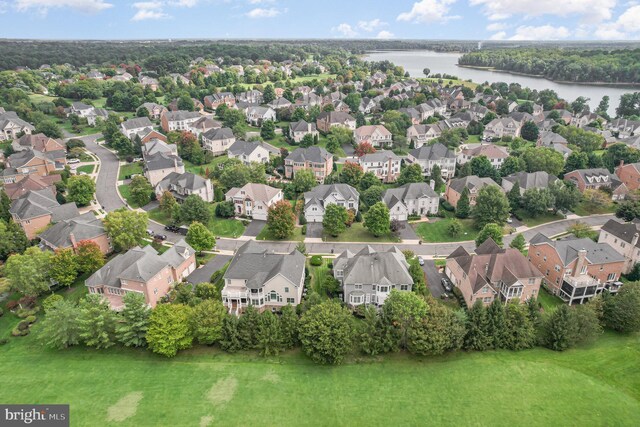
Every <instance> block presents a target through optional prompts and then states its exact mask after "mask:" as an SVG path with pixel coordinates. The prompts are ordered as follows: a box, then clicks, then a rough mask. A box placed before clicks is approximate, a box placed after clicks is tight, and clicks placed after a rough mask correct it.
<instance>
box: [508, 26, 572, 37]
mask: <svg viewBox="0 0 640 427" xmlns="http://www.w3.org/2000/svg"><path fill="white" fill-rule="evenodd" d="M570 35H571V32H570V31H569V30H568V29H567V28H566V27H554V26H552V25H540V26H538V27H535V26H532V25H523V26H520V27H518V28H516V33H515V34H514V35H513V36H511V37H509V40H560V39H566V38H567V37H569V36H570Z"/></svg>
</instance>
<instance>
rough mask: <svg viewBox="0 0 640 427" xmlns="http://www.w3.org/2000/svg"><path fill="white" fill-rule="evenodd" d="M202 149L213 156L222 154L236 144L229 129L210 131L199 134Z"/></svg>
mask: <svg viewBox="0 0 640 427" xmlns="http://www.w3.org/2000/svg"><path fill="white" fill-rule="evenodd" d="M201 137H202V148H204V149H205V150H207V151H210V152H211V153H212V154H213V155H214V156H219V155H221V154H224V153H225V152H226V151H227V150H228V149H229V147H231V145H232V144H233V143H234V142H236V137H235V135H234V134H233V131H232V130H231V129H229V128H220V129H210V130H208V131H206V132H203V133H202V134H201Z"/></svg>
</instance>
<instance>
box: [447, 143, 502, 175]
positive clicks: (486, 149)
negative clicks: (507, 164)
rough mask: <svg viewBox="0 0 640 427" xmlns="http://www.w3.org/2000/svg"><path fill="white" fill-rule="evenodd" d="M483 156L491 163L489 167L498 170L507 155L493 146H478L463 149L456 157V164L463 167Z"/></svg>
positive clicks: (496, 146)
mask: <svg viewBox="0 0 640 427" xmlns="http://www.w3.org/2000/svg"><path fill="white" fill-rule="evenodd" d="M480 156H485V157H486V158H487V159H489V161H490V162H491V166H493V167H494V168H496V169H499V168H500V166H502V163H503V162H504V161H505V159H506V158H507V157H509V153H507V150H506V149H505V148H503V147H500V146H498V145H495V144H480V145H477V146H475V147H467V148H463V149H462V150H461V151H460V154H459V155H458V163H460V164H461V165H464V164H465V163H467V162H470V161H471V159H473V158H474V157H480Z"/></svg>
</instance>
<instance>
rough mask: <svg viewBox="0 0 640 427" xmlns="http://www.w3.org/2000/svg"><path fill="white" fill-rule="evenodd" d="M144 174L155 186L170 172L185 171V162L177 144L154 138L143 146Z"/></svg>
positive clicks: (179, 172)
mask: <svg viewBox="0 0 640 427" xmlns="http://www.w3.org/2000/svg"><path fill="white" fill-rule="evenodd" d="M142 157H143V158H144V176H145V177H146V178H147V180H148V181H149V183H150V184H151V185H152V186H153V187H155V186H156V185H157V184H158V183H159V182H160V181H162V180H163V179H164V178H165V177H166V176H167V175H169V174H170V173H174V172H175V173H178V174H182V173H184V163H183V162H182V159H181V158H180V157H179V156H178V151H177V148H176V145H175V144H166V143H165V142H163V141H160V140H159V139H158V140H154V141H152V142H148V143H146V144H144V145H143V146H142Z"/></svg>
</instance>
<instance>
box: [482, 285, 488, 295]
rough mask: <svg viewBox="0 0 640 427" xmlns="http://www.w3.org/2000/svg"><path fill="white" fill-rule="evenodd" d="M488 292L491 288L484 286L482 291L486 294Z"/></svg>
mask: <svg viewBox="0 0 640 427" xmlns="http://www.w3.org/2000/svg"><path fill="white" fill-rule="evenodd" d="M487 292H489V289H487V287H486V286H485V287H484V288H482V293H483V294H486V293H487Z"/></svg>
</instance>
